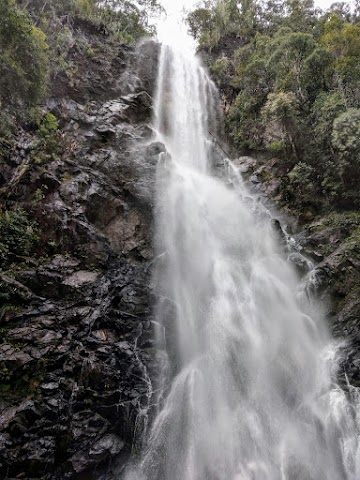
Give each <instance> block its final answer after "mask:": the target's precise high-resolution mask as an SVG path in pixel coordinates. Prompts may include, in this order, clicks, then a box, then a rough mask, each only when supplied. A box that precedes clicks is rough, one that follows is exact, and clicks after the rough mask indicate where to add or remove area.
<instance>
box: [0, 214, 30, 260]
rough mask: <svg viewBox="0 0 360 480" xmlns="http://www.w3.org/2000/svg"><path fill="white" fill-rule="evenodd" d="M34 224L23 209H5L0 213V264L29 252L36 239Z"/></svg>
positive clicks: (26, 254)
mask: <svg viewBox="0 0 360 480" xmlns="http://www.w3.org/2000/svg"><path fill="white" fill-rule="evenodd" d="M36 229H37V227H36V224H35V223H34V222H32V221H30V220H29V219H28V217H27V215H26V213H25V212H24V211H23V210H20V209H19V210H15V211H5V212H4V213H1V214H0V262H1V263H0V265H1V267H4V266H7V264H8V263H9V262H10V261H11V260H13V258H14V257H15V256H28V255H30V254H31V252H32V250H33V247H34V245H35V242H36V241H37V238H38V237H37V233H36Z"/></svg>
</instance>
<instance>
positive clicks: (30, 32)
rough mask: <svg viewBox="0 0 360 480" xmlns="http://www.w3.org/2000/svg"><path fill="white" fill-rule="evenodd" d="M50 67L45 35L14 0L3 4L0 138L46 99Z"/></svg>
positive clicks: (0, 11) (0, 6)
mask: <svg viewBox="0 0 360 480" xmlns="http://www.w3.org/2000/svg"><path fill="white" fill-rule="evenodd" d="M48 65H49V61H48V45H47V43H46V36H45V34H44V32H43V31H42V30H40V29H39V28H37V27H36V26H35V25H33V24H32V22H31V18H30V15H29V13H28V12H27V11H26V10H25V9H22V8H20V7H18V6H17V5H16V3H15V1H14V0H0V135H1V134H2V133H4V131H5V132H6V130H7V128H9V127H10V125H11V123H12V122H13V121H14V119H24V118H25V119H26V118H27V117H28V116H29V114H30V113H31V111H32V108H33V107H35V106H36V105H37V104H38V103H39V101H40V100H41V99H42V98H43V96H44V94H45V92H46V85H47V78H48Z"/></svg>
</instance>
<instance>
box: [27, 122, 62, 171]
mask: <svg viewBox="0 0 360 480" xmlns="http://www.w3.org/2000/svg"><path fill="white" fill-rule="evenodd" d="M60 137H61V134H60V130H59V123H58V121H57V118H56V117H55V115H53V114H52V113H47V114H46V115H45V116H44V118H43V119H42V120H41V122H40V125H39V129H38V131H37V135H36V147H35V148H34V150H33V159H34V161H35V163H37V164H42V163H45V162H47V161H50V160H56V159H57V157H58V153H59V150H60Z"/></svg>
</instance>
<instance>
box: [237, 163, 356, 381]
mask: <svg viewBox="0 0 360 480" xmlns="http://www.w3.org/2000/svg"><path fill="white" fill-rule="evenodd" d="M275 162H276V159H273V161H269V160H267V161H266V162H264V161H263V160H262V159H260V158H253V157H249V156H242V157H239V158H238V159H236V160H235V162H234V163H235V165H236V166H237V167H238V169H239V171H240V172H241V174H242V176H243V178H244V179H245V181H246V182H247V184H248V186H249V188H250V189H251V190H252V191H253V192H255V193H256V194H257V195H258V196H259V199H261V201H262V203H263V204H265V205H266V204H267V202H268V200H269V199H270V200H271V204H272V205H274V204H275V205H277V206H278V207H279V212H278V213H279V215H280V217H281V216H284V218H285V223H286V221H289V222H290V224H289V227H290V230H291V231H292V236H293V237H294V241H295V242H296V243H297V248H298V250H299V252H298V253H293V254H291V255H290V257H289V260H290V261H291V262H292V263H293V264H294V266H295V268H296V269H297V271H298V273H299V275H300V276H304V275H306V273H307V272H309V262H310V263H313V264H314V267H315V268H314V270H313V272H312V274H311V278H310V284H309V288H310V289H311V290H312V293H313V294H315V295H316V296H317V297H318V298H320V299H322V300H323V304H324V307H325V309H326V313H327V316H328V318H329V326H330V330H331V333H332V335H333V336H334V337H335V339H336V340H337V341H339V342H341V344H342V348H341V350H340V352H341V358H340V371H339V380H340V383H341V384H342V386H343V387H344V388H347V387H348V381H349V382H350V384H351V385H355V386H357V387H359V386H360V250H359V240H358V238H357V237H356V236H355V235H356V234H357V233H356V232H357V228H358V223H359V218H358V216H357V215H354V214H353V213H347V212H339V213H329V212H327V213H326V212H324V214H323V215H320V214H318V215H316V216H315V215H314V214H313V213H312V212H300V215H298V216H297V215H296V212H294V211H293V210H288V209H287V208H286V205H285V206H284V204H283V202H282V201H281V199H280V196H279V190H278V181H277V179H276V178H274V177H273V166H274V163H275ZM284 207H285V208H284Z"/></svg>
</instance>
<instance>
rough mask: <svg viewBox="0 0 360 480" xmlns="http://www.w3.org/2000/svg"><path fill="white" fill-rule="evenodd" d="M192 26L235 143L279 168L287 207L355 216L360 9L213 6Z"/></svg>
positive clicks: (282, 0) (359, 197)
mask: <svg viewBox="0 0 360 480" xmlns="http://www.w3.org/2000/svg"><path fill="white" fill-rule="evenodd" d="M188 24H189V30H190V32H191V34H192V35H193V36H194V37H195V38H196V39H197V40H198V42H199V46H200V48H201V49H203V50H205V51H208V52H210V53H211V54H210V55H209V56H208V58H209V59H210V60H209V66H210V69H211V71H212V73H213V76H214V78H215V79H216V81H217V83H218V85H219V86H220V88H221V89H222V90H223V91H224V92H225V95H226V96H227V97H228V100H229V102H228V103H230V104H231V107H230V109H229V112H228V115H227V131H228V134H229V136H230V138H231V140H232V141H233V143H234V144H235V146H236V147H237V148H238V149H239V150H240V151H243V152H249V151H250V152H262V153H263V154H268V155H270V156H276V157H278V158H280V159H281V173H282V176H281V178H282V183H283V185H282V194H283V196H284V197H285V199H286V201H288V202H289V201H290V202H291V201H292V202H294V203H295V204H297V205H298V207H299V208H302V207H304V206H308V207H312V208H314V209H316V208H319V207H320V206H321V205H322V206H326V205H328V206H334V205H335V206H337V207H339V208H354V207H358V206H359V205H360V191H359V181H360V149H359V147H360V15H359V3H357V4H355V6H353V7H352V8H350V5H349V4H347V3H343V2H338V3H334V4H333V5H331V7H330V8H329V9H328V10H327V11H321V10H320V9H317V8H315V7H314V3H313V1H312V0H268V1H264V2H257V1H255V0H242V1H237V0H218V1H207V2H204V3H203V4H202V5H201V6H200V7H199V8H198V9H197V10H195V11H193V12H192V13H190V14H189V16H188ZM229 46H230V47H229Z"/></svg>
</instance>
